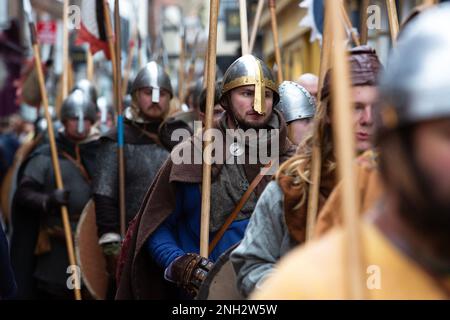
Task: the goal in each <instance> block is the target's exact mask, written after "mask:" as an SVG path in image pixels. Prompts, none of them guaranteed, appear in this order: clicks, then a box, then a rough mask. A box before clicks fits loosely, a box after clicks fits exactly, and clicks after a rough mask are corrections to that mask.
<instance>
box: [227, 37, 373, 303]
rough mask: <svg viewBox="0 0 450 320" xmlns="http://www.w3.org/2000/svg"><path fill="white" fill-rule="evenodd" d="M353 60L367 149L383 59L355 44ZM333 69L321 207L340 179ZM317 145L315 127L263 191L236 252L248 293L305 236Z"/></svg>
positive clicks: (358, 124)
mask: <svg viewBox="0 0 450 320" xmlns="http://www.w3.org/2000/svg"><path fill="white" fill-rule="evenodd" d="M349 63H350V65H351V79H352V98H353V103H354V110H353V124H352V125H353V126H354V128H355V139H356V141H357V143H356V149H357V152H364V151H366V150H368V149H370V148H371V147H372V139H371V138H372V135H373V130H374V123H373V117H372V113H373V108H374V103H375V102H376V98H377V87H376V86H377V76H378V72H379V70H380V67H381V64H380V62H379V60H378V57H377V55H376V52H375V50H373V49H372V48H370V47H367V46H363V47H355V48H353V49H351V50H350V51H349ZM330 74H331V73H330V71H329V72H327V76H326V77H325V81H324V87H323V88H322V104H323V106H324V108H323V110H324V111H323V112H324V114H322V115H320V116H319V117H318V118H317V119H318V120H317V121H318V123H317V124H316V125H318V126H321V127H322V128H323V139H322V159H323V165H322V176H321V181H320V197H319V208H321V207H322V206H323V205H324V203H325V201H326V199H327V198H328V196H329V195H330V193H331V191H332V190H333V188H334V187H335V185H336V160H335V154H334V147H333V143H332V127H331V123H330V122H329V119H330V117H331V113H332V112H333V108H334V106H332V105H331V98H330V91H331V90H330V86H331V79H330ZM336 107H339V106H336ZM312 147H313V133H310V134H309V135H308V136H307V137H305V139H304V140H303V142H302V143H301V145H300V146H299V148H298V150H297V155H296V156H294V157H293V158H291V159H289V160H288V161H286V162H285V163H284V164H283V165H282V166H281V167H280V169H279V170H278V173H277V175H276V181H272V182H270V184H269V185H268V186H267V188H266V190H265V191H264V193H263V194H262V195H261V198H260V199H259V200H258V203H257V205H256V207H255V211H254V213H253V215H252V218H251V219H250V223H249V226H248V228H247V231H246V232H245V236H244V238H243V240H242V242H241V243H240V245H239V246H238V247H237V248H236V249H235V250H234V251H233V252H232V254H231V261H232V262H233V266H234V269H235V271H236V274H237V281H238V288H239V290H240V291H241V293H242V294H243V295H244V296H247V295H249V294H250V293H251V292H252V291H253V290H254V289H255V287H258V286H259V285H260V284H261V283H262V282H263V281H264V280H265V278H266V277H267V276H268V275H269V274H270V273H271V272H272V270H273V266H274V264H275V263H276V262H277V261H278V260H279V259H280V258H281V257H282V256H284V255H285V254H286V253H287V252H289V251H290V250H291V249H292V248H293V247H294V246H297V245H298V244H302V243H304V242H305V240H306V226H307V219H306V217H307V214H306V212H307V206H308V201H309V198H308V188H309V183H310V174H311V170H310V169H311V161H312V160H311V158H312V155H311V154H312Z"/></svg>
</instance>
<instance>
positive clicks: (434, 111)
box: [378, 4, 450, 132]
mask: <svg viewBox="0 0 450 320" xmlns="http://www.w3.org/2000/svg"><path fill="white" fill-rule="evenodd" d="M448 30H450V4H441V5H438V6H436V7H435V8H432V9H429V10H426V11H425V12H423V13H422V14H420V15H419V16H418V17H416V18H415V20H413V21H411V22H410V24H408V25H407V26H406V27H405V29H404V31H403V32H402V35H401V37H400V38H399V41H398V43H397V47H396V48H395V49H394V50H393V52H392V55H391V56H390V57H389V61H388V66H387V68H386V70H385V72H384V74H383V75H382V77H381V81H380V104H381V105H380V106H381V109H380V114H379V119H378V124H379V127H380V128H379V129H380V130H379V131H380V132H383V131H386V130H391V129H396V128H398V127H401V126H405V125H408V124H414V123H417V122H422V121H427V120H433V119H439V118H448V117H450V55H449V52H450V33H449V32H448ZM405 57H406V58H405Z"/></svg>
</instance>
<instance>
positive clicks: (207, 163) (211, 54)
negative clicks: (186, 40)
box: [200, 0, 220, 258]
mask: <svg viewBox="0 0 450 320" xmlns="http://www.w3.org/2000/svg"><path fill="white" fill-rule="evenodd" d="M219 4H220V1H219V0H211V7H210V12H209V37H208V54H207V57H208V63H207V67H208V70H207V85H206V114H205V131H204V136H203V138H204V140H203V141H204V142H203V178H202V211H201V221H200V255H202V256H203V257H205V258H207V257H208V249H209V248H208V247H209V217H210V207H211V148H210V147H208V146H209V145H210V144H211V139H212V134H211V127H212V120H213V109H214V90H215V78H216V77H215V74H216V49H217V20H218V12H219V11H218V9H219Z"/></svg>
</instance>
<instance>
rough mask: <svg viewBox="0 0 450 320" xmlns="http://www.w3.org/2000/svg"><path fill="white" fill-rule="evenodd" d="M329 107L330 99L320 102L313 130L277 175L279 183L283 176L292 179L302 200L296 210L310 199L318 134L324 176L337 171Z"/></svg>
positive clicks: (292, 185) (292, 184) (293, 186)
mask: <svg viewBox="0 0 450 320" xmlns="http://www.w3.org/2000/svg"><path fill="white" fill-rule="evenodd" d="M329 107H330V101H329V97H328V98H326V99H324V100H322V101H321V102H320V106H319V108H318V109H317V110H318V111H317V114H316V117H315V120H314V124H313V130H312V131H311V132H310V133H309V134H307V135H306V136H305V137H304V138H303V140H302V142H301V143H300V144H299V146H298V148H297V152H296V155H295V156H293V157H292V158H290V159H289V160H287V161H286V162H284V163H283V164H282V165H281V166H280V168H279V169H278V171H277V173H276V174H275V179H276V181H278V182H279V179H280V178H281V177H283V176H288V177H290V178H291V187H292V188H295V189H298V194H299V195H300V198H299V202H298V204H297V205H296V206H295V207H294V209H298V208H300V207H301V206H303V205H305V204H306V202H307V199H308V194H309V185H310V184H311V166H312V153H313V147H314V144H315V142H316V140H315V137H316V136H317V134H319V136H320V137H321V139H320V141H319V143H320V152H321V156H322V167H321V172H322V176H326V175H329V174H330V173H332V172H333V171H334V170H335V169H336V161H335V158H334V152H333V141H332V139H333V137H332V131H331V125H330V123H329V121H328V119H327V118H328V117H329V116H330V113H329ZM327 116H328V117H327Z"/></svg>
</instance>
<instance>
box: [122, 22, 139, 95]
mask: <svg viewBox="0 0 450 320" xmlns="http://www.w3.org/2000/svg"><path fill="white" fill-rule="evenodd" d="M137 43H138V30H137V28H136V29H135V30H134V32H133V36H132V37H131V43H130V46H129V47H128V53H127V64H126V66H125V73H124V75H123V81H122V96H125V95H126V94H127V87H128V79H129V78H130V73H131V65H132V63H133V56H134V48H135V47H136V46H137V45H138V44H137ZM138 54H139V52H138Z"/></svg>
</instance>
